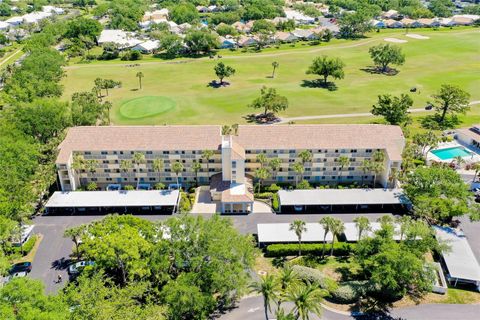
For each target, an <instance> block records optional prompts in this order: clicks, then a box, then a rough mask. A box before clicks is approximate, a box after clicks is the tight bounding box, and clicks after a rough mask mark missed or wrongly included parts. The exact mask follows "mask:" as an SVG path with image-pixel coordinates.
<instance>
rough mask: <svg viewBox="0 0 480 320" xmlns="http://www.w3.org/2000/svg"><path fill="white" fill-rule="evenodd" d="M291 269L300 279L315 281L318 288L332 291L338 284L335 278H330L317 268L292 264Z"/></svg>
mask: <svg viewBox="0 0 480 320" xmlns="http://www.w3.org/2000/svg"><path fill="white" fill-rule="evenodd" d="M292 270H293V271H294V272H295V273H296V275H297V276H298V278H299V279H300V280H303V281H309V282H312V283H317V284H318V285H319V286H320V288H322V289H325V290H328V292H333V291H335V290H336V289H337V286H338V285H337V283H336V282H335V280H333V279H330V278H329V277H327V276H326V275H324V274H323V273H322V271H320V270H318V269H313V268H309V267H304V266H298V265H294V266H292Z"/></svg>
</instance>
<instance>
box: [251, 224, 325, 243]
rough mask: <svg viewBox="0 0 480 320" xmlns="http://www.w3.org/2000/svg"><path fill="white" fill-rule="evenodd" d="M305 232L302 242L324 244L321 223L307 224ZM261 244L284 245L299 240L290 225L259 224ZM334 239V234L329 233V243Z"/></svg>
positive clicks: (259, 240) (258, 230)
mask: <svg viewBox="0 0 480 320" xmlns="http://www.w3.org/2000/svg"><path fill="white" fill-rule="evenodd" d="M305 228H306V229H307V231H305V232H304V233H303V234H302V242H323V234H324V232H325V231H324V229H323V227H322V226H321V225H320V224H319V223H307V224H305ZM257 232H258V242H259V243H283V242H297V241H298V238H297V235H296V234H295V232H293V231H290V224H289V223H259V224H257ZM332 239H333V236H332V233H330V232H329V233H328V234H327V237H326V239H325V240H326V241H327V242H331V241H332Z"/></svg>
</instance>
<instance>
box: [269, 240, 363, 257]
mask: <svg viewBox="0 0 480 320" xmlns="http://www.w3.org/2000/svg"><path fill="white" fill-rule="evenodd" d="M354 247H355V244H352V243H346V242H336V243H335V244H334V245H333V255H334V256H348V255H350V253H351V252H352V251H353V249H354ZM322 250H323V244H321V243H302V254H304V255H310V254H314V255H320V254H322ZM330 250H331V244H329V243H327V245H326V247H325V254H330ZM297 254H298V243H288V244H271V245H269V246H267V248H266V249H265V256H266V257H284V256H294V255H297Z"/></svg>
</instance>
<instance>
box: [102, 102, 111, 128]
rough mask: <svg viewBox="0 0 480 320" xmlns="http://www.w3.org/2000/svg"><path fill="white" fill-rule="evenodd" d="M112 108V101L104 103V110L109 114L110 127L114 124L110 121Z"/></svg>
mask: <svg viewBox="0 0 480 320" xmlns="http://www.w3.org/2000/svg"><path fill="white" fill-rule="evenodd" d="M112 107H113V105H112V103H111V102H110V101H105V102H104V103H103V108H104V109H103V110H104V112H105V113H106V114H107V121H108V125H110V124H111V122H112V121H111V119H110V110H112Z"/></svg>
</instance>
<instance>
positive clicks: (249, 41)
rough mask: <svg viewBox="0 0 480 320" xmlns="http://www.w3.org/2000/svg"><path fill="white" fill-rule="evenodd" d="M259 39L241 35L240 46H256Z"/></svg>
mask: <svg viewBox="0 0 480 320" xmlns="http://www.w3.org/2000/svg"><path fill="white" fill-rule="evenodd" d="M257 42H258V41H257V40H255V39H254V38H253V37H247V36H244V35H242V36H240V37H239V39H238V46H239V47H250V46H254V45H256V44H257Z"/></svg>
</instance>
